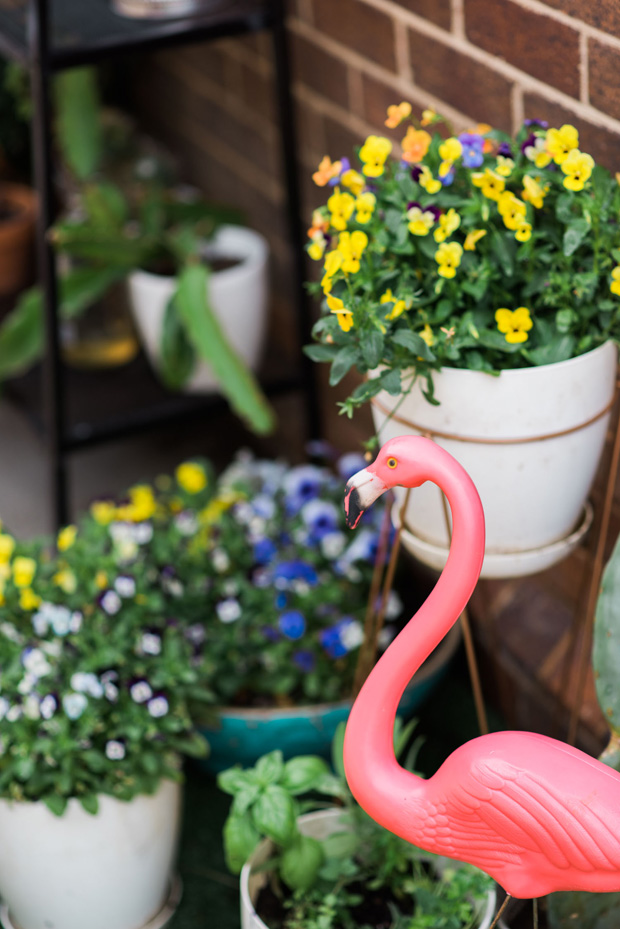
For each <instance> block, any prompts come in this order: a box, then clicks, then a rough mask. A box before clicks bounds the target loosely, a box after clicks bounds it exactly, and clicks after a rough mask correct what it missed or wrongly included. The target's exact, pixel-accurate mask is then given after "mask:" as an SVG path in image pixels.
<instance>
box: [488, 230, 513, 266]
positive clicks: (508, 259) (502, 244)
mask: <svg viewBox="0 0 620 929" xmlns="http://www.w3.org/2000/svg"><path fill="white" fill-rule="evenodd" d="M491 245H492V248H493V252H494V254H495V256H496V258H497V260H498V261H499V263H500V265H501V267H502V271H503V272H504V274H506V275H507V276H508V277H512V275H513V272H514V243H512V242H511V245H509V244H508V241H507V239H506V236H505V234H503V233H501V232H498V230H497V229H493V231H492V234H491Z"/></svg>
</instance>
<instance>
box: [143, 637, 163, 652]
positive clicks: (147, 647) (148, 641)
mask: <svg viewBox="0 0 620 929" xmlns="http://www.w3.org/2000/svg"><path fill="white" fill-rule="evenodd" d="M139 647H140V651H141V653H142V654H144V655H159V654H160V653H161V638H160V637H159V636H158V635H156V634H155V633H154V632H145V633H144V635H143V636H142V638H141V639H140V646H139Z"/></svg>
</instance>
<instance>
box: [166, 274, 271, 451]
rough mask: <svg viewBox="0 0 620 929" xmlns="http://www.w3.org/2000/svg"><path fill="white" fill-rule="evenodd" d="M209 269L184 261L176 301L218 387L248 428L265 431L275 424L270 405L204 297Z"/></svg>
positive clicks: (188, 330) (189, 332)
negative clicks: (185, 263) (186, 263)
mask: <svg viewBox="0 0 620 929" xmlns="http://www.w3.org/2000/svg"><path fill="white" fill-rule="evenodd" d="M207 282H208V272H207V269H206V268H205V267H204V266H203V265H198V264H192V265H187V266H186V267H185V268H183V270H182V271H181V273H180V275H179V283H178V287H177V291H176V295H175V302H176V306H177V308H178V311H179V313H180V315H181V319H182V320H183V322H184V324H185V328H186V331H187V334H188V336H189V338H190V341H191V342H192V343H193V345H194V346H195V348H196V350H197V351H198V354H199V355H200V356H201V358H203V359H204V360H205V361H206V362H207V363H208V364H209V365H210V366H211V368H212V370H213V373H214V375H215V377H216V378H217V381H218V384H219V387H220V390H221V391H222V393H223V394H224V396H225V397H226V399H227V400H228V402H229V403H230V405H231V407H232V409H233V410H234V411H235V412H236V413H237V414H238V415H239V416H240V417H241V419H243V420H244V421H245V423H246V424H247V426H248V428H250V429H251V430H253V431H254V432H257V433H259V434H260V435H266V434H268V433H270V432H272V431H273V430H274V428H275V424H276V418H275V413H274V411H273V409H272V407H271V406H270V405H269V402H268V401H267V399H266V397H265V395H264V394H263V392H262V391H261V389H260V387H259V386H258V383H257V382H256V379H255V377H254V375H253V374H252V372H251V371H249V370H248V368H246V366H245V365H244V363H243V362H242V360H241V359H240V358H239V356H238V355H237V354H236V352H235V351H234V350H233V349H232V348H231V346H230V344H229V343H228V341H227V339H226V337H225V336H224V333H223V332H222V328H221V326H220V324H219V322H218V320H217V318H216V317H215V314H214V312H213V309H212V307H211V306H210V305H209V301H208V298H207Z"/></svg>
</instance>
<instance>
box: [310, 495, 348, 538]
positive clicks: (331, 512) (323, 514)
mask: <svg viewBox="0 0 620 929" xmlns="http://www.w3.org/2000/svg"><path fill="white" fill-rule="evenodd" d="M301 518H302V519H303V521H304V525H305V526H307V528H308V530H309V533H310V542H312V543H315V542H320V541H321V539H322V538H323V537H324V536H326V535H328V534H329V533H330V532H334V531H335V530H336V529H338V523H339V519H340V513H339V511H338V510H337V509H336V507H335V506H334V504H333V503H330V502H329V501H328V500H310V502H309V503H306V504H305V505H304V506H303V507H302V510H301Z"/></svg>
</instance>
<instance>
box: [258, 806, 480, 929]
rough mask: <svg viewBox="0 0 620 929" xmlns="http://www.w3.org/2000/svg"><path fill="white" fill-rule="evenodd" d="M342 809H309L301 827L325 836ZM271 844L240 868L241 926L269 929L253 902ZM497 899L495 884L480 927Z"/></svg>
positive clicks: (337, 828)
mask: <svg viewBox="0 0 620 929" xmlns="http://www.w3.org/2000/svg"><path fill="white" fill-rule="evenodd" d="M341 812H342V811H341V810H338V809H330V810H319V811H318V812H316V813H306V814H305V815H304V816H300V817H299V820H298V823H299V828H300V830H301V831H302V832H303V833H304V835H309V836H312V837H313V838H315V839H319V840H322V839H326V838H327V836H329V835H331V834H332V833H333V832H342V831H343V826H342V825H341V822H340V820H341ZM272 848H273V846H272V843H271V842H270V841H268V840H265V841H264V842H261V843H260V845H259V846H258V847H257V848H256V850H255V852H254V854H253V855H251V856H250V858H249V859H248V861H247V862H246V863H245V864H244V866H243V868H242V870H241V878H240V888H241V929H269V927H268V926H267V925H266V924H265V923H264V922H263V921H262V919H261V918H260V916H259V915H258V913H257V912H256V910H255V909H254V904H255V903H256V900H257V899H258V895H259V893H260V890H261V888H262V887H264V886H265V884H266V882H267V876H266V874H265V872H264V871H261V870H259V868H260V865H262V864H263V863H264V862H265V861H267V859H268V858H269V856H270V854H271V851H272ZM422 854H424V853H422ZM446 861H447V859H446ZM496 899H497V895H496V893H495V889H494V888H493V889H492V890H490V891H489V893H488V896H487V901H486V905H485V908H484V914H483V916H482V919H481V921H480V923H479V926H478V929H489V926H490V925H491V922H492V921H493V916H494V914H495V907H496Z"/></svg>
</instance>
